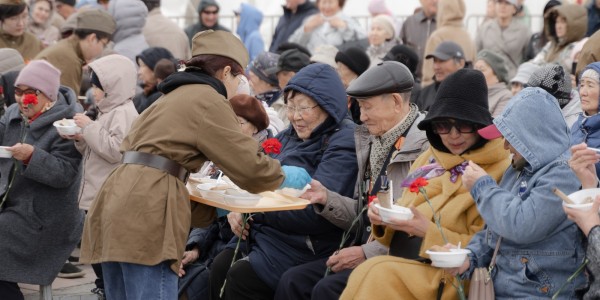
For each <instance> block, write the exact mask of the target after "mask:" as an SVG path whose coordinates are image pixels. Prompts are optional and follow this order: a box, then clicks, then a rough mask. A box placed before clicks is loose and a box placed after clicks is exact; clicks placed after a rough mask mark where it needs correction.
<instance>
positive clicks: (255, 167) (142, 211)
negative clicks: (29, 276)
mask: <svg viewBox="0 0 600 300" xmlns="http://www.w3.org/2000/svg"><path fill="white" fill-rule="evenodd" d="M170 78H177V77H173V75H172V76H170ZM165 82H166V81H165ZM163 83H164V82H163ZM252 149H258V143H257V142H256V141H255V140H254V139H253V138H251V137H249V136H246V135H244V134H243V133H242V132H241V131H240V126H239V123H238V121H237V119H236V116H235V113H234V112H233V109H232V108H231V105H230V104H229V102H228V101H227V99H225V97H223V96H222V95H221V94H219V93H217V91H216V90H215V89H213V88H212V87H210V86H209V85H205V84H186V85H181V86H179V87H177V88H176V89H174V90H173V91H170V92H167V94H166V95H164V96H162V97H161V98H159V100H157V102H155V103H154V104H153V105H152V106H150V107H149V108H148V109H146V110H145V111H144V113H143V114H142V115H140V117H139V118H138V120H137V121H136V122H135V123H134V126H133V128H132V129H131V131H130V133H129V134H128V135H127V137H126V138H125V140H124V141H123V144H122V146H121V150H122V151H130V150H131V151H141V152H146V153H152V154H157V155H160V156H163V157H165V158H168V159H171V160H174V161H176V162H178V163H179V164H181V165H182V166H184V167H185V168H186V169H187V170H189V171H198V170H199V168H200V167H201V166H202V165H203V164H204V162H206V161H208V160H210V161H212V162H213V163H215V164H216V165H217V166H218V167H219V168H220V169H221V170H223V172H224V173H225V174H227V175H228V176H229V178H230V179H231V180H232V181H233V182H234V183H235V184H237V185H238V186H239V187H241V188H243V189H245V190H248V191H249V192H252V193H257V192H262V191H265V190H274V189H276V188H277V187H278V186H280V185H281V183H282V182H283V179H284V175H283V172H282V171H281V168H280V164H279V162H278V161H277V160H274V159H271V158H269V157H268V156H266V155H264V154H262V153H258V152H256V151H252ZM200 208H201V210H200V212H201V213H203V214H202V215H201V216H202V217H205V218H204V222H203V223H204V224H201V225H204V226H207V225H208V224H209V223H210V222H212V221H213V220H212V217H214V211H215V210H214V208H211V207H207V206H204V205H201V206H200ZM190 219H191V217H190V201H189V194H188V190H187V188H186V186H185V184H184V183H183V182H182V181H180V180H179V179H177V178H175V177H174V176H171V175H168V174H167V173H165V172H164V171H161V170H158V169H154V168H152V167H147V166H143V165H136V164H122V165H120V166H119V167H117V169H115V171H114V172H113V173H112V174H111V175H110V176H109V177H108V179H107V180H106V182H105V183H104V185H103V186H102V189H101V190H100V192H99V193H98V197H97V198H96V200H95V202H94V203H93V205H92V207H91V209H90V211H89V214H88V218H87V220H86V223H85V227H84V233H83V238H82V245H81V260H82V261H83V262H86V263H100V262H107V261H118V262H128V263H137V264H142V265H151V266H154V265H157V264H159V263H161V262H163V261H170V262H171V269H172V270H173V272H177V271H178V269H179V265H180V262H181V257H182V255H183V252H184V250H185V244H186V240H187V236H188V233H189V229H190V221H191V220H190Z"/></svg>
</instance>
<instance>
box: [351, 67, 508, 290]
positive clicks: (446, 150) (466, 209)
mask: <svg viewBox="0 0 600 300" xmlns="http://www.w3.org/2000/svg"><path fill="white" fill-rule="evenodd" d="M487 103H488V102H487V88H486V85H485V79H484V77H483V75H482V73H481V72H478V71H475V70H467V69H462V70H459V71H458V72H456V73H454V74H452V75H451V76H449V77H448V78H447V79H446V80H444V82H443V83H442V84H441V85H440V89H439V90H438V94H437V96H436V100H435V103H434V105H433V106H432V109H431V111H430V112H429V114H428V115H427V117H426V118H425V119H424V120H423V121H421V123H419V125H418V127H419V129H421V130H425V131H426V133H427V139H428V140H429V143H430V144H431V148H430V149H429V150H427V151H425V152H424V153H423V154H421V156H419V158H417V160H416V161H415V163H414V164H413V166H412V167H411V171H410V172H409V177H408V178H413V179H414V178H418V177H424V178H426V179H427V180H428V182H429V184H428V185H427V186H425V190H426V192H427V195H428V197H429V200H430V202H431V205H432V206H433V209H434V210H435V215H436V216H438V217H439V220H440V224H441V227H442V230H443V232H444V236H445V237H446V238H447V239H448V242H450V243H453V244H458V243H459V242H460V243H462V245H467V244H468V242H469V240H470V239H471V237H472V236H473V235H474V234H475V233H476V232H478V231H479V230H480V229H482V227H483V219H482V218H481V217H480V216H479V213H478V211H477V207H476V206H475V202H474V201H473V198H472V197H471V194H470V193H469V191H468V190H467V189H466V188H465V187H463V186H462V172H463V171H464V168H465V167H466V164H467V163H468V162H469V161H473V162H477V164H478V165H480V166H481V167H482V168H484V169H485V170H486V172H487V173H489V174H490V175H491V176H492V177H493V178H494V179H495V180H497V181H499V180H500V178H501V176H502V174H503V173H504V171H505V170H506V168H507V167H508V166H509V163H510V159H509V154H508V151H506V150H505V149H504V147H503V141H502V140H494V141H486V140H485V139H483V138H482V137H481V136H479V134H478V133H477V129H478V128H482V127H483V126H487V125H488V124H492V117H491V115H490V113H489V111H488V104H487ZM396 204H398V205H402V206H405V207H411V210H412V212H413V214H414V217H413V219H411V220H408V221H393V222H391V223H383V222H382V219H381V217H380V216H379V211H378V210H377V209H376V208H375V207H373V206H371V207H370V208H369V218H370V220H371V223H372V224H373V225H374V228H373V234H374V235H375V237H376V238H377V239H378V240H379V241H380V242H381V243H382V244H384V245H387V246H389V247H390V253H389V254H390V255H388V256H378V257H374V258H372V259H369V260H367V261H366V262H364V263H362V264H361V265H360V266H359V267H358V268H356V269H355V270H354V272H352V275H350V279H349V281H348V285H347V286H346V289H345V290H344V293H343V294H342V296H341V298H340V299H436V297H437V295H438V291H439V290H440V286H441V285H440V283H441V282H442V281H443V280H446V281H447V283H446V284H445V286H442V287H441V289H442V290H441V292H442V297H441V298H442V299H455V298H458V294H457V291H456V289H455V288H454V287H453V286H452V284H451V283H452V280H453V278H452V276H449V275H445V274H444V271H443V270H442V269H439V268H435V267H432V266H431V265H430V264H429V263H428V260H427V259H428V258H429V257H428V255H427V254H425V251H426V250H428V249H429V248H431V247H432V246H434V245H439V246H443V245H444V244H446V242H445V241H444V239H443V237H442V234H441V233H440V230H439V229H438V227H437V226H436V224H435V219H434V214H433V211H432V209H431V207H430V206H429V204H428V203H427V202H426V201H425V197H424V195H423V194H421V193H413V192H410V190H409V189H408V188H406V189H405V190H404V192H403V194H402V198H400V199H398V200H397V201H396ZM412 206H414V207H412ZM453 283H454V284H456V282H453Z"/></svg>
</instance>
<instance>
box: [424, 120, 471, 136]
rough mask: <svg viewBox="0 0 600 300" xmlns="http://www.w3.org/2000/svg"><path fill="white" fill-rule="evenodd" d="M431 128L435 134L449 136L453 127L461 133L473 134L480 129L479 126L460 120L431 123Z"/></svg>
mask: <svg viewBox="0 0 600 300" xmlns="http://www.w3.org/2000/svg"><path fill="white" fill-rule="evenodd" d="M431 126H432V127H433V133H435V134H448V133H450V131H451V130H452V127H454V128H456V130H458V132H460V133H473V132H476V131H477V129H478V126H477V124H475V123H471V122H466V121H460V120H439V121H431Z"/></svg>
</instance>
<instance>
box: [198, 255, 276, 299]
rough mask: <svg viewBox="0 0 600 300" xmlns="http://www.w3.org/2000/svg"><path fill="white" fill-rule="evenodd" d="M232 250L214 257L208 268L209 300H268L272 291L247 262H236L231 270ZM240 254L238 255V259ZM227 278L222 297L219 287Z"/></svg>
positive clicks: (271, 295)
mask: <svg viewBox="0 0 600 300" xmlns="http://www.w3.org/2000/svg"><path fill="white" fill-rule="evenodd" d="M233 252H234V251H233V249H225V250H223V251H221V253H219V255H217V257H215V260H214V261H213V263H212V265H211V267H210V282H209V294H210V299H211V300H218V299H224V300H240V299H250V300H261V299H265V300H270V299H273V293H274V291H273V290H272V289H271V288H270V287H269V286H268V285H266V284H265V283H264V282H263V281H262V280H261V279H260V278H259V277H258V275H256V272H254V269H253V268H252V266H251V265H250V262H248V261H247V260H238V261H237V262H236V263H235V264H234V265H233V266H232V267H231V268H229V266H230V265H231V260H232V259H233ZM239 256H240V254H239V253H238V258H239ZM225 278H227V283H226V285H225V291H224V293H223V297H222V298H221V297H219V294H220V293H221V287H222V286H223V283H224V282H225Z"/></svg>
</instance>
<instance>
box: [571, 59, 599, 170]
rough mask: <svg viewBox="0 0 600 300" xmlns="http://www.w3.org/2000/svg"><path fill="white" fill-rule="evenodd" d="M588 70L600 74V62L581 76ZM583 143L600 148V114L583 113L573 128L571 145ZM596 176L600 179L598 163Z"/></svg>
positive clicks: (588, 66)
mask: <svg viewBox="0 0 600 300" xmlns="http://www.w3.org/2000/svg"><path fill="white" fill-rule="evenodd" d="M587 69H593V70H595V71H596V72H598V74H600V62H595V63H591V64H589V65H587V66H586V67H585V68H584V69H583V71H581V74H583V72H585V71H586V70H587ZM583 142H585V143H586V144H587V145H588V146H589V147H594V148H600V114H595V115H593V116H586V115H585V113H584V112H582V113H581V114H580V115H579V117H578V118H577V121H576V122H575V123H574V124H573V127H571V145H577V144H581V143H583ZM596 175H598V176H599V177H600V163H596Z"/></svg>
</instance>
